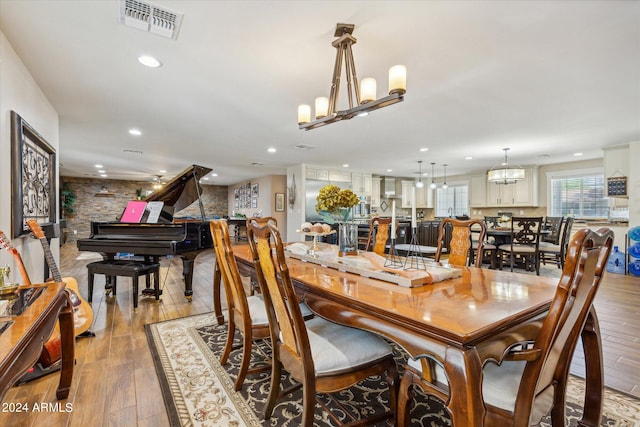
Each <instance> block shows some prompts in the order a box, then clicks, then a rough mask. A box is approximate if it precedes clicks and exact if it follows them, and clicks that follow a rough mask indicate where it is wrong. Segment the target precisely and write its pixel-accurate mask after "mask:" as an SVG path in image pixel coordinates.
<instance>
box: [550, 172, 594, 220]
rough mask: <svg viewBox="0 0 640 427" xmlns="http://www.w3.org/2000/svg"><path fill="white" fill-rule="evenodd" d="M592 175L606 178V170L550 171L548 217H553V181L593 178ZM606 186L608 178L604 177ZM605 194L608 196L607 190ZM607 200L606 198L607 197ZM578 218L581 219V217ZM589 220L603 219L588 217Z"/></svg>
mask: <svg viewBox="0 0 640 427" xmlns="http://www.w3.org/2000/svg"><path fill="white" fill-rule="evenodd" d="M592 175H602V176H603V177H604V168H588V169H570V170H562V171H550V172H547V173H546V176H547V215H551V214H552V213H551V212H552V211H551V209H552V201H553V194H552V185H551V181H552V180H553V179H563V178H569V177H575V178H577V177H583V176H592ZM604 185H606V177H604ZM604 190H605V194H606V188H605V189H604ZM605 198H606V196H605ZM577 218H580V217H579V216H578V217H577ZM587 218H588V219H597V218H601V217H587ZM602 218H604V217H602Z"/></svg>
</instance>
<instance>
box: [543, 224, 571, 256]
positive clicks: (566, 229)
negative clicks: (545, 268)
mask: <svg viewBox="0 0 640 427" xmlns="http://www.w3.org/2000/svg"><path fill="white" fill-rule="evenodd" d="M572 227H573V217H570V216H568V217H566V218H564V220H563V221H562V230H561V231H560V233H559V234H560V236H561V237H560V240H559V242H558V243H557V244H554V243H550V242H544V241H543V242H540V261H541V262H542V263H543V264H545V265H546V262H547V261H551V262H554V263H555V264H556V265H557V266H558V268H560V269H562V268H563V267H564V258H565V256H566V253H567V246H568V244H569V239H570V237H571V228H572Z"/></svg>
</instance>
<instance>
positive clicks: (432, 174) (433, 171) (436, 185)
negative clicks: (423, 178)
mask: <svg viewBox="0 0 640 427" xmlns="http://www.w3.org/2000/svg"><path fill="white" fill-rule="evenodd" d="M435 165H436V164H435V162H431V184H429V188H431V189H432V190H435V189H436V188H437V187H438V184H436V181H435V179H436V174H435V169H434V166H435Z"/></svg>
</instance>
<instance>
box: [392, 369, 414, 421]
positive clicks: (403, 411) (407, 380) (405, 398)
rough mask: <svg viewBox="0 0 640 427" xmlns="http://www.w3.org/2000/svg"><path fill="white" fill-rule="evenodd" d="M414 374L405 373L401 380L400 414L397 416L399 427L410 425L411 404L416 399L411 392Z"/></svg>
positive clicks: (399, 395) (399, 392)
mask: <svg viewBox="0 0 640 427" xmlns="http://www.w3.org/2000/svg"><path fill="white" fill-rule="evenodd" d="M412 376H413V373H411V372H409V373H407V371H405V373H404V375H402V380H400V389H399V391H398V412H397V414H396V421H397V425H398V427H407V426H408V425H409V415H410V413H409V410H410V409H411V408H410V405H409V402H410V401H411V400H412V399H413V398H414V393H413V392H412V391H411V384H412V382H413V381H412V378H411V377H412Z"/></svg>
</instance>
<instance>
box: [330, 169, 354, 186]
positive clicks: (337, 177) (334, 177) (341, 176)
mask: <svg viewBox="0 0 640 427" xmlns="http://www.w3.org/2000/svg"><path fill="white" fill-rule="evenodd" d="M329 181H331V182H332V183H336V184H337V183H338V182H351V173H350V172H342V171H331V170H330V171H329Z"/></svg>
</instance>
